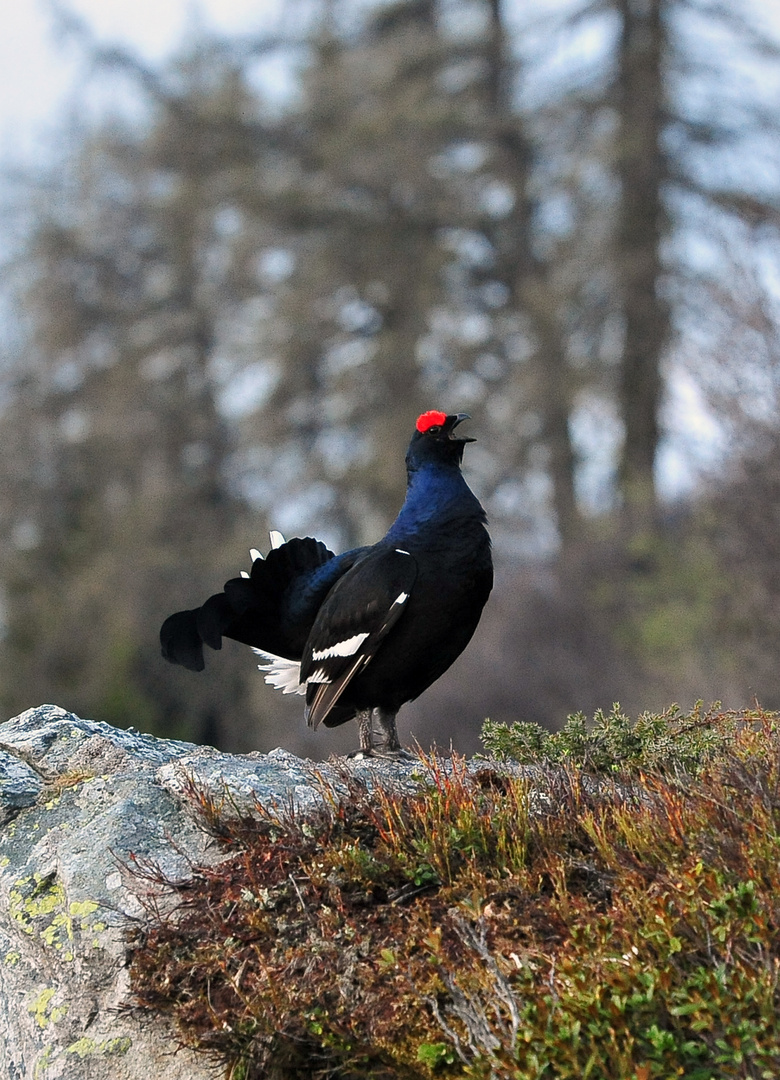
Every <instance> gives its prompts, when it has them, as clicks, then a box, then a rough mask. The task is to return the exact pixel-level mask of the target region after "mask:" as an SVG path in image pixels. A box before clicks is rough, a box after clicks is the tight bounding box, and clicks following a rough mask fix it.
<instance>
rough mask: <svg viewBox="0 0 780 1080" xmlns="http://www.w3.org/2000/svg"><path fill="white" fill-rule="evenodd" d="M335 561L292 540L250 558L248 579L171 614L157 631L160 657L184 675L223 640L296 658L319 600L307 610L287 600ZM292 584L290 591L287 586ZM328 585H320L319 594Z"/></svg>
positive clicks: (323, 550)
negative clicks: (292, 606) (260, 556)
mask: <svg viewBox="0 0 780 1080" xmlns="http://www.w3.org/2000/svg"><path fill="white" fill-rule="evenodd" d="M333 558H335V556H334V554H333V552H332V551H329V550H328V548H327V547H326V546H325V544H323V543H322V542H321V541H320V540H315V539H313V538H312V537H310V536H307V537H304V538H299V537H294V538H293V539H292V540H288V541H287V543H286V544H282V546H281V547H278V548H274V549H273V550H272V551H269V553H268V555H267V557H266V558H265V559H255V561H254V562H253V563H252V570H251V573H250V576H249V577H248V578H247V577H237V578H231V579H230V581H228V582H226V583H225V587H224V591H223V592H221V593H215V594H214V595H213V596H210V597H209V599H208V600H207V601H206V602H205V603H204V604H203V605H202V606H201V607H199V608H195V609H193V610H192V611H179V612H177V613H176V614H175V615H171V616H170V617H169V618H168V619H166V620H165V622H164V623H163V625H162V628H161V630H160V643H161V645H162V654H163V656H164V657H165V659H166V660H170V661H171V663H173V664H181V665H182V666H183V667H186V668H188V669H189V670H190V671H202V670H203V668H204V667H205V662H204V658H203V645H204V644H205V645H208V646H209V648H211V649H221V648H222V638H223V637H229V638H232V639H233V640H235V641H240V642H242V643H243V644H245V645H253V646H255V647H256V648H259V649H265V650H267V651H269V652H273V653H275V654H276V655H277V656H288V657H290V658H291V659H298V658H299V657H300V655H301V653H302V651H303V645H304V643H305V641H306V637H307V636H308V632H309V629H310V627H311V623H312V622H313V620H314V616H315V615H316V612H317V609H318V607H319V604H320V603H321V601H322V597H321V596H318V595H317V591H316V590H315V592H314V593H313V595H312V610H311V611H310V612H309V611H308V610H306V608H305V607H304V609H303V610H301V611H298V612H291V611H290V610H289V607H290V604H289V602H288V598H289V597H290V596H291V595H292V594H293V593H296V594H298V595H306V590H305V589H300V588H298V586H299V585H300V583H301V579H302V578H303V579H305V578H307V577H310V576H311V575H313V574H314V572H315V571H316V570H317V569H319V567H321V566H323V565H324V564H325V563H327V562H330V560H331V559H333ZM293 583H295V585H296V588H292V589H291V586H292V585H293ZM328 588H330V583H327V584H326V585H325V591H327V589H328Z"/></svg>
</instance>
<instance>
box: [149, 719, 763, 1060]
mask: <svg viewBox="0 0 780 1080" xmlns="http://www.w3.org/2000/svg"><path fill="white" fill-rule="evenodd" d="M632 731H633V732H634V733H635V735H634V737H633V741H632V739H631V738H630V736H631V732H632ZM680 732H682V733H683V735H682V738H683V741H684V742H685V746H686V750H685V754H684V755H683V756H681V758H680V760H679V762H678V761H675V758H674V756H673V754H672V755H670V754H669V752H668V751H669V748H670V745H671V744H673V742H674V738H675V737H676V735H679V734H680ZM496 736H497V733H496V732H495V731H494V732H493V735H492V738H493V739H494V740H495V738H496ZM550 739H553V740H556V739H557V742H552V743H551V742H550V741H549V740H550ZM567 740H568V742H567ZM531 741H532V739H531ZM607 744H608V745H609V746H610V747H611V749H610V752H609V753H608V754H606V755H605V754H604V753H602V754H601V756H600V757H598V756H596V755H595V754H594V749H595V748H598V747H602V748H603V747H604V746H605V745H607ZM659 744H663V745H664V749H663V752H661V753H658V752H657V749H658V746H659ZM528 745H529V740H528V738H526V740H525V747H526V749H525V750H524V751H523V755H524V756H525V757H526V759H527V760H528V761H529V762H530V764H528V765H526V766H525V767H524V768H520V767H518V766H517V765H512V764H511V763H509V762H505V763H504V764H503V765H497V764H496V762H495V761H494V762H492V763H489V762H488V761H485V763H484V766H480V767H477V768H475V767H474V764H473V763H472V765H471V766H470V767H467V765H466V763H465V762H464V761H462V760H459V759H452V760H447V761H445V760H442V759H439V758H435V757H434V758H429V759H423V760H422V762H421V769H420V772H421V776H420V779H421V787H420V791H419V793H418V794H416V795H413V796H409V795H401V794H398V793H394V792H393V791H392V790H391V789H390V788H380V789H379V790H376V791H374V792H373V793H370V792H368V791H367V790H366V789H365V788H364V787H362V786H360V785H359V784H357V783H355V782H354V781H351V780H349V778H348V776H347V774H346V773H345V777H344V787H343V789H342V790H340V791H339V792H336V791H335V790H333V789H332V788H330V789H326V790H325V791H324V795H325V797H326V801H327V809H325V810H323V811H322V812H321V813H320V814H319V815H317V816H316V817H313V818H312V817H309V818H306V819H304V818H300V817H296V816H294V815H289V814H281V813H273V814H272V813H268V812H260V813H259V816H256V817H253V818H251V819H249V818H241V819H233V820H231V819H230V818H229V817H228V816H226V815H225V808H224V807H222V808H220V807H217V806H216V805H214V803H213V802H209V801H205V800H204V801H203V802H202V811H203V813H204V818H205V820H206V822H207V823H208V825H209V827H210V828H211V829H212V830H213V831H214V833H215V835H217V836H218V837H219V839H220V841H221V842H222V843H224V844H225V845H226V846H227V849H228V852H229V854H228V857H227V859H226V860H225V861H224V862H222V863H220V864H219V865H218V866H215V867H210V868H201V869H199V870H197V872H196V873H195V875H194V877H193V879H192V880H191V881H189V882H187V883H184V884H175V883H170V882H169V883H165V882H164V881H162V880H161V879H160V877H159V875H157V874H156V872H155V871H154V870H153V868H149V867H147V868H145V870H144V874H145V876H147V877H150V878H151V879H152V880H153V881H154V883H155V885H156V886H157V887H159V886H160V885H165V886H166V892H167V898H168V900H170V899H171V897H172V896H173V897H174V898H175V901H176V903H175V904H174V906H173V909H172V910H170V909H166V910H167V913H166V914H162V912H161V909H160V908H155V907H154V905H152V908H151V913H152V915H153V918H152V921H151V925H150V927H149V929H148V930H147V931H146V932H145V933H144V934H142V935H140V936H139V937H138V938H137V939H136V940H135V941H134V942H133V943H132V945H131V952H130V958H131V977H132V983H133V988H134V993H135V995H136V998H137V1001H138V1003H139V1005H141V1006H142V1007H144V1008H146V1009H151V1010H155V1011H160V1010H162V1011H165V1012H168V1013H170V1014H171V1015H172V1016H173V1017H174V1018H175V1020H176V1023H177V1024H178V1028H179V1031H180V1035H181V1038H182V1040H183V1041H184V1042H186V1043H187V1044H189V1045H191V1046H194V1047H197V1048H199V1049H202V1050H203V1051H205V1052H208V1053H211V1054H213V1055H214V1056H215V1058H216V1059H217V1060H218V1061H221V1062H222V1063H223V1064H224V1066H225V1068H226V1070H227V1074H228V1075H229V1076H231V1077H232V1078H233V1080H238V1078H241V1080H250V1078H260V1077H279V1078H281V1077H303V1076H313V1077H334V1078H335V1077H339V1078H348V1077H355V1078H356V1077H368V1076H370V1077H377V1078H379V1077H388V1078H390V1077H393V1078H394V1077H427V1076H431V1075H434V1074H437V1075H441V1076H469V1077H488V1076H489V1077H496V1078H501V1080H503V1078H506V1080H510V1078H511V1080H526V1078H528V1080H530V1078H542V1077H545V1078H547V1077H549V1078H553V1077H554V1078H565V1077H571V1078H575V1077H576V1078H580V1077H584V1076H587V1077H591V1078H604V1080H607V1078H609V1080H612V1078H614V1080H618V1078H619V1080H623V1078H626V1080H628V1078H632V1080H648V1078H650V1077H670V1076H684V1077H690V1078H699V1080H704V1078H707V1080H710V1078H721V1077H723V1078H725V1077H745V1078H747V1077H750V1078H753V1077H755V1078H759V1077H766V1078H769V1077H773V1076H775V1075H777V1071H778V1069H779V1068H780V1019H779V1016H780V1012H779V1010H778V1007H779V1006H780V985H779V983H778V975H779V974H780V946H779V945H778V941H780V938H779V937H778V919H779V918H780V901H778V897H780V861H779V860H778V851H780V786H779V783H778V782H779V781H780V764H779V763H780V756H779V755H778V750H780V726H779V722H778V718H777V717H776V716H773V715H770V714H766V713H764V712H762V711H761V710H758V709H756V710H754V711H751V712H744V713H718V712H716V711H711V712H710V713H707V714H704V713H701V712H699V713H697V714H695V715H693V716H691V717H683V716H681V715H680V714H679V712H674V711H670V712H669V713H667V714H665V715H664V716H660V717H659V716H656V717H644V718H642V720H641V721H640V722H638V723H637V724H635V725H631V724H629V723H628V721H627V720H626V718H625V717H623V716H622V714H620V712H619V711H618V710H614V711H613V713H611V714H610V715H608V716H601V717H597V718H596V721H595V723H594V724H593V725H589V726H583V724H582V721H581V719H580V718H574V719H573V720H572V721H570V723H569V725H567V728H566V729H564V731H563V732H562V733H560V734H559V735H558V736H546V735H544V736H540V737H539V740H538V745H537V747H536V751H535V754H531V753H530V752H528ZM510 750H511V732H510V733H508V734H507V735H506V736H505V738H504V747H503V751H504V753H508V752H509V751H510ZM258 809H259V808H258ZM139 869H140V868H139ZM150 903H151V901H150Z"/></svg>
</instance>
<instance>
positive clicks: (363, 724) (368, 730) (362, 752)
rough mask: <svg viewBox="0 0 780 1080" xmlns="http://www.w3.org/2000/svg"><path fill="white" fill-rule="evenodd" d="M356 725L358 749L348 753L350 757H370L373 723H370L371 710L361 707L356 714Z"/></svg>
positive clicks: (372, 746) (372, 748) (371, 752)
mask: <svg viewBox="0 0 780 1080" xmlns="http://www.w3.org/2000/svg"><path fill="white" fill-rule="evenodd" d="M356 719H357V725H358V737H359V739H360V749H359V750H358V751H357V754H355V755H353V754H350V757H353V756H358V755H359V756H360V757H371V755H372V754H373V752H374V725H373V724H372V723H371V710H370V709H362V710H361V711H360V712H359V713H358V714H357V717H356Z"/></svg>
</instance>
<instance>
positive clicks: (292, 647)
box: [160, 409, 493, 759]
mask: <svg viewBox="0 0 780 1080" xmlns="http://www.w3.org/2000/svg"><path fill="white" fill-rule="evenodd" d="M470 419H471V417H470V416H469V415H468V413H445V412H443V411H441V410H438V409H430V410H428V411H427V412H424V413H422V415H420V416H419V417H418V418H417V421H416V423H415V427H414V432H413V434H412V438H411V441H410V443H409V447H408V450H407V453H406V471H407V487H406V497H405V500H404V503H403V506H402V507H401V509H400V511H399V513H398V516H397V517H396V519H395V521H394V522H393V524H392V525H391V526H390V528H389V530H388V531H387V533H386V534H385V536H384V537H383V538H382V539H381V540H379V541H378V542H377V543H375V544H373V545H369V546H363V547H357V548H353V549H351V550H349V551H346V552H343V553H342V554H340V555H336V554H334V552H332V551H331V550H329V548H328V547H326V545H325V544H324V543H322V541H320V540H317V539H315V538H313V537H311V536H307V537H293V538H291V539H290V540H285V539H284V537H283V536H282V534H281V533H279V532H277V531H273V532H271V549H270V550H269V552H268V554H267V555H266V556H263V555H262V554H261V553H260V551H259V550H258V549H256V548H252V549H251V551H250V558H251V560H252V562H251V569H250V570H249V571H248V572H247V571H241V574H240V576H239V577H236V578H232V579H231V580H230V581H228V582H226V584H225V586H224V589H223V591H222V592H220V593H216V594H215V595H214V596H211V597H210V598H209V599H208V600H206V602H205V603H204V604H202V605H201V606H200V607H199V608H194V609H192V610H188V611H179V612H176V613H175V614H173V615H171V616H169V617H168V618H167V619H166V620H165V622H164V623H163V625H162V628H161V630H160V643H161V648H162V655H163V657H164V658H165V659H166V660H169V661H171V662H172V663H174V664H180V665H182V666H184V667H185V668H189V669H190V670H193V671H202V670H203V668H204V666H205V660H204V653H203V646H204V644H205V645H208V646H209V647H210V648H211V649H221V647H222V639H223V637H228V638H231V639H234V640H236V641H239V642H243V643H244V644H246V645H249V646H251V647H252V648H253V649H254V651H255V653H256V654H257V655H258V656H259V657H260V659H261V660H262V663H260V664H258V667H259V668H260V670H261V671H262V672H264V673H265V681H266V683H268V684H269V685H271V686H273V687H275V688H276V689H279V690H281V691H282V692H283V693H285V694H291V693H295V694H300V695H302V696H305V708H304V718H305V720H306V722H307V723H308V725H309V726H310V727H311V728H316V727H318V725H319V724H321V723H322V724H324V725H325V727H336V726H338V725H340V724H343V723H346V722H348V721H350V720H352V719H355V720H356V721H357V725H358V736H359V750H358V751H356V752H355V753H354V754H353V755H351V756H353V757H374V758H386V759H398V758H402V757H409V756H410V755H409V754H408V752H407V751H405V750H404V749H403V748H402V746H401V744H400V741H399V737H398V730H397V724H396V716H397V714H398V711H399V709H400V708H401V706H402V705H404V704H405V703H406V702H408V701H412V700H414V699H415V698H417V697H419V695H420V694H422V693H423V692H424V691H425V690H427V689H428V687H430V686H431V685H432V684H433V683H434V682H435V681H436V680H437V679H438V678H439V677H440V676H441V675H443V674H444V672H445V671H446V670H447V669H448V668H449V667H450V666H451V664H452V663H453V662H454V661H455V660H456V659H457V657H458V656H460V654H461V653H462V652H463V650H464V649H465V648H466V645H467V644H468V642H469V641H470V639H471V637H472V635H473V633H474V631H475V630H476V628H477V624H478V623H479V620H480V617H481V614H482V610H483V608H484V606H485V603H486V601H487V599H488V596H489V595H490V591H491V589H492V587H493V562H492V556H491V541H490V535H489V533H488V529H487V517H486V514H485V511H484V510H483V508H482V506H481V504H480V502H479V500H478V499H477V497H476V496H475V495H474V493H473V492H472V491H471V489H470V488H469V486H468V484H467V483H466V480H465V478H464V477H463V474H462V472H461V464H462V460H463V451H464V448H465V446H466V444H467V443H470V442H475V441H476V440H475V439H473V438H471V437H469V436H467V435H461V434H459V433H458V428H459V426H460V424H461V423H462V422H463V421H464V420H470Z"/></svg>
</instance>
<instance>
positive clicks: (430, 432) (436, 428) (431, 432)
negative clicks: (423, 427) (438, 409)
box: [425, 424, 441, 435]
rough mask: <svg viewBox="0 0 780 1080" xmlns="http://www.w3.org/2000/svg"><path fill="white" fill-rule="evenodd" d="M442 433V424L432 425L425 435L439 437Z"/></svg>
mask: <svg viewBox="0 0 780 1080" xmlns="http://www.w3.org/2000/svg"><path fill="white" fill-rule="evenodd" d="M440 431H441V424H431V426H430V427H429V428H428V430H427V431H426V433H425V434H426V435H438V434H439V432H440Z"/></svg>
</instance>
